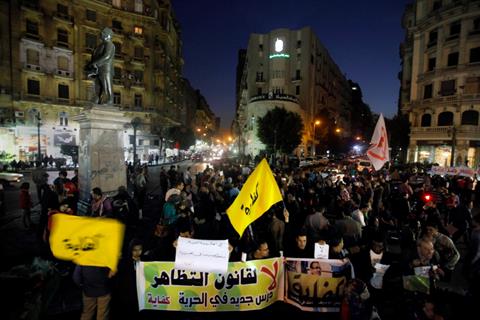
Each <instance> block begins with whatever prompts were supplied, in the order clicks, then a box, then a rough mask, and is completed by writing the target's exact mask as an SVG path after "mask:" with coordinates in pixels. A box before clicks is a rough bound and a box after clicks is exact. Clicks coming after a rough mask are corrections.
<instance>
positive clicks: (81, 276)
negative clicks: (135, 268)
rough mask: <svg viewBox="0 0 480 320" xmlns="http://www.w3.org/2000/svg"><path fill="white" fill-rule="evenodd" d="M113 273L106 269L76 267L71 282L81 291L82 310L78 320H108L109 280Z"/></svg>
mask: <svg viewBox="0 0 480 320" xmlns="http://www.w3.org/2000/svg"><path fill="white" fill-rule="evenodd" d="M112 276H113V272H112V271H111V270H110V269H109V268H106V267H91V266H81V265H77V266H76V267H75V271H74V272H73V281H74V282H75V284H76V285H77V286H79V287H80V288H81V289H82V297H83V298H82V302H83V309H82V314H81V316H80V320H91V319H94V318H95V314H96V319H109V315H110V300H111V294H110V293H111V291H110V278H111V277H112Z"/></svg>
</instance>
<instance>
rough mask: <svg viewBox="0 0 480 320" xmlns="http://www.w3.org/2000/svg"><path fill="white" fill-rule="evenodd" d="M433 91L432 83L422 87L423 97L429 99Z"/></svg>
mask: <svg viewBox="0 0 480 320" xmlns="http://www.w3.org/2000/svg"><path fill="white" fill-rule="evenodd" d="M432 93H433V84H431V83H430V84H427V85H426V86H425V87H423V99H431V98H432Z"/></svg>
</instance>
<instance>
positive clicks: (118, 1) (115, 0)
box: [112, 0, 122, 8]
mask: <svg viewBox="0 0 480 320" xmlns="http://www.w3.org/2000/svg"><path fill="white" fill-rule="evenodd" d="M112 5H113V6H114V7H117V8H120V7H121V6H122V0H112Z"/></svg>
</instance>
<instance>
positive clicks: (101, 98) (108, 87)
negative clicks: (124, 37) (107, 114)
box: [85, 28, 115, 104]
mask: <svg viewBox="0 0 480 320" xmlns="http://www.w3.org/2000/svg"><path fill="white" fill-rule="evenodd" d="M112 36H113V31H112V30H111V29H110V28H105V29H103V30H102V33H101V38H102V43H101V44H100V45H98V46H97V47H96V48H95V50H94V51H93V54H92V59H91V60H90V62H89V63H88V64H87V65H86V66H85V71H86V72H87V76H88V77H89V78H93V79H94V80H95V99H94V101H93V102H94V103H97V104H112V103H113V92H112V82H113V71H114V70H113V66H112V64H113V58H114V57H115V45H114V44H113V42H112Z"/></svg>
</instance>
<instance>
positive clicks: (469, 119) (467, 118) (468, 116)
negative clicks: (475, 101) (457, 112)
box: [462, 110, 478, 126]
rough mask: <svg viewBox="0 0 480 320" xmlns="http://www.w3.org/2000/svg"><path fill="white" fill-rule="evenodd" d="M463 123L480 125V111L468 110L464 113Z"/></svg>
mask: <svg viewBox="0 0 480 320" xmlns="http://www.w3.org/2000/svg"><path fill="white" fill-rule="evenodd" d="M462 124H464V125H471V126H478V111H475V110H468V111H465V112H464V113H462Z"/></svg>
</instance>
